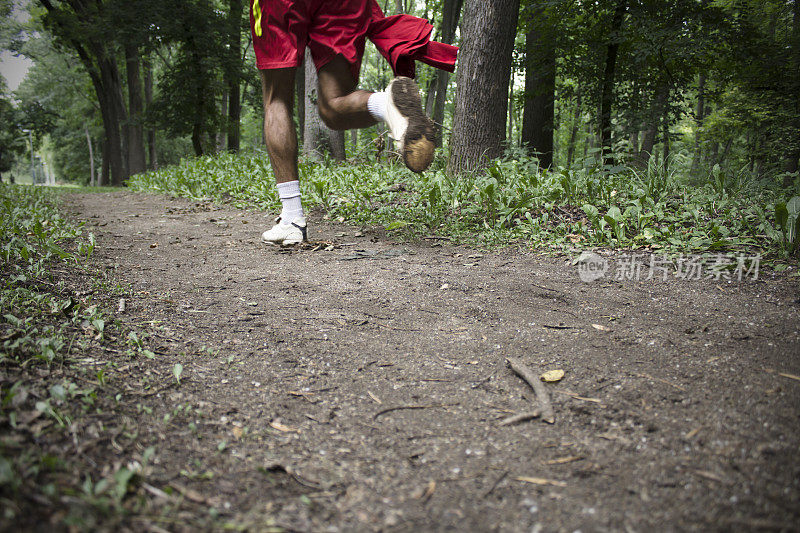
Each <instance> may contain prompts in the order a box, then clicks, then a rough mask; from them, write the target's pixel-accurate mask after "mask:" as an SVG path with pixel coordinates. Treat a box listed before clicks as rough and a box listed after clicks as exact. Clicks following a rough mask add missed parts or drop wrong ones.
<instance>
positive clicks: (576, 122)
mask: <svg viewBox="0 0 800 533" xmlns="http://www.w3.org/2000/svg"><path fill="white" fill-rule="evenodd" d="M576 100H577V102H575V116H573V117H572V131H571V132H570V134H569V143H568V145H567V168H570V167H571V166H572V160H573V159H574V157H575V141H576V139H577V137H578V128H579V127H580V123H581V114H582V113H583V110H582V109H581V89H580V88H578V94H577V96H576Z"/></svg>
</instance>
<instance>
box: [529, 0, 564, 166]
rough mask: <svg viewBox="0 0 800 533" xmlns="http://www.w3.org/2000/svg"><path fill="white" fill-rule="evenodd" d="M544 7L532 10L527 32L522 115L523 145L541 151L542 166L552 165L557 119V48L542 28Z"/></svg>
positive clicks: (550, 36)
mask: <svg viewBox="0 0 800 533" xmlns="http://www.w3.org/2000/svg"><path fill="white" fill-rule="evenodd" d="M543 15H544V8H543V7H537V8H535V9H534V12H533V13H532V17H531V22H530V27H529V29H528V32H527V33H526V35H525V56H526V57H525V108H524V111H523V115H522V144H523V145H526V146H528V147H529V148H530V149H531V150H532V151H533V152H535V153H536V154H538V156H539V162H540V164H541V166H542V167H544V168H549V167H551V166H552V164H553V122H554V120H555V99H556V98H555V95H556V50H555V44H554V42H553V41H554V40H553V37H552V35H549V33H548V32H547V31H546V30H544V29H543V28H542V27H540V23H539V22H538V21H539V20H540V19H542V18H543Z"/></svg>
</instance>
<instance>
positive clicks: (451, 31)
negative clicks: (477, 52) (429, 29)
mask: <svg viewBox="0 0 800 533" xmlns="http://www.w3.org/2000/svg"><path fill="white" fill-rule="evenodd" d="M463 4H464V1H463V0H444V5H443V6H442V36H441V42H443V43H445V44H453V39H455V35H456V28H457V27H458V20H459V18H461V6H462V5H463ZM449 82H450V73H449V72H446V71H444V70H439V69H436V72H435V74H434V78H433V82H432V83H433V90H434V91H435V92H436V96H435V98H434V100H433V116H432V117H431V119H432V120H433V122H434V124H436V127H437V129H438V130H439V131H440V132H441V127H442V125H443V124H444V108H445V104H446V103H447V85H448V83H449ZM436 146H439V147H440V146H442V134H441V133H439V135H437V136H436Z"/></svg>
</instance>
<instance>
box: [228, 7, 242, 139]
mask: <svg viewBox="0 0 800 533" xmlns="http://www.w3.org/2000/svg"><path fill="white" fill-rule="evenodd" d="M243 13H244V11H243V8H242V0H228V21H227V22H228V54H229V58H228V61H227V62H226V65H225V81H226V85H227V89H228V91H227V92H228V131H227V133H228V150H230V151H232V152H238V151H239V145H240V121H241V115H242V97H241V64H242V57H241V55H242V28H243V27H244V24H242V17H243Z"/></svg>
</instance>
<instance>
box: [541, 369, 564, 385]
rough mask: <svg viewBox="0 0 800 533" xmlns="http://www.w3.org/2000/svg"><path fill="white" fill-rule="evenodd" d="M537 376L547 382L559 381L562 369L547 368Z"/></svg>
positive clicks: (562, 373)
mask: <svg viewBox="0 0 800 533" xmlns="http://www.w3.org/2000/svg"><path fill="white" fill-rule="evenodd" d="M539 378H540V379H541V380H542V381H547V382H548V383H555V382H556V381H561V380H562V379H564V371H563V370H561V369H560V368H557V369H555V370H548V371H547V372H545V373H544V374H542V375H541V376H539Z"/></svg>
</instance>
